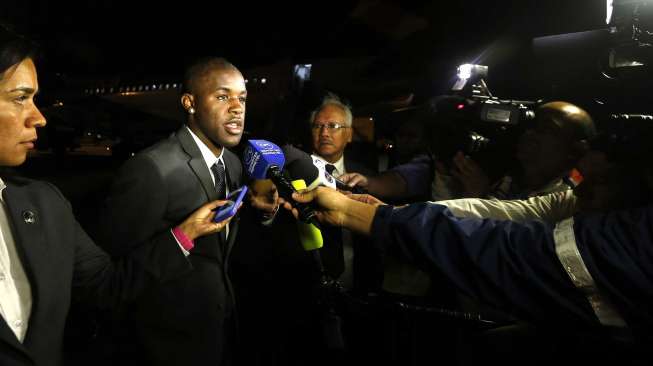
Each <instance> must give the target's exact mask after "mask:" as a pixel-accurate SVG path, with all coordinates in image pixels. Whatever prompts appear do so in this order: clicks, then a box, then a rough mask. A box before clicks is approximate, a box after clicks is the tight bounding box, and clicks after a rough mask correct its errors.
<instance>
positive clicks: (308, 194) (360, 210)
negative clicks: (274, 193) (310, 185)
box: [283, 187, 377, 235]
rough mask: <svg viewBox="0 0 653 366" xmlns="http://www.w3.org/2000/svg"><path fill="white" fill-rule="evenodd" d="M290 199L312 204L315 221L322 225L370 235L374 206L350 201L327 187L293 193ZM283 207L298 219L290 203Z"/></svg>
mask: <svg viewBox="0 0 653 366" xmlns="http://www.w3.org/2000/svg"><path fill="white" fill-rule="evenodd" d="M292 197H293V199H294V200H295V201H296V202H300V203H309V202H310V203H312V206H313V207H314V208H315V210H316V216H317V219H318V220H319V221H320V222H322V223H325V224H328V225H333V226H341V227H345V228H347V229H351V230H354V231H356V232H359V233H362V234H368V235H369V233H370V230H371V227H372V220H373V219H374V214H375V213H376V207H377V206H375V205H370V204H366V203H363V202H360V201H357V200H354V199H351V198H349V197H347V196H345V195H344V194H342V193H340V192H338V191H336V190H335V189H333V188H328V187H318V188H316V189H314V190H311V191H303V192H300V193H293V195H292ZM283 205H284V208H285V209H287V210H291V211H292V213H293V215H294V216H295V218H297V217H299V213H298V212H297V209H295V208H293V207H292V205H291V203H290V202H284V204H283Z"/></svg>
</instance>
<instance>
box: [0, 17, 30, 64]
mask: <svg viewBox="0 0 653 366" xmlns="http://www.w3.org/2000/svg"><path fill="white" fill-rule="evenodd" d="M38 50H39V47H38V45H37V44H36V43H35V42H33V41H31V40H29V39H27V38H25V37H23V36H21V35H19V34H17V33H15V32H14V31H12V30H11V29H10V28H9V26H7V25H4V24H1V23H0V74H4V73H5V71H7V70H8V69H9V68H10V67H12V66H14V65H16V64H18V63H20V62H21V61H23V60H25V59H27V58H32V59H34V58H36V56H37V54H38Z"/></svg>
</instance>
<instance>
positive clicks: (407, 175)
mask: <svg viewBox="0 0 653 366" xmlns="http://www.w3.org/2000/svg"><path fill="white" fill-rule="evenodd" d="M433 169H434V168H433V166H432V165H431V159H430V158H429V157H428V156H427V155H419V156H417V157H415V158H414V159H413V160H411V161H409V162H408V163H406V164H402V165H398V166H396V167H394V168H392V169H391V170H390V171H392V172H395V173H397V174H399V175H400V176H401V177H402V178H403V179H404V181H406V191H407V192H412V193H414V195H415V196H421V195H426V196H428V197H430V196H431V180H432V178H431V177H432V176H433Z"/></svg>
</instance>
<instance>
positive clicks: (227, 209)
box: [213, 186, 247, 222]
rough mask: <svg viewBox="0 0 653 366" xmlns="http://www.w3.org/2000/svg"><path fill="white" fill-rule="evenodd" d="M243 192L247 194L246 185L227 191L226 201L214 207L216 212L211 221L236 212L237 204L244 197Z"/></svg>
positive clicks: (222, 218)
mask: <svg viewBox="0 0 653 366" xmlns="http://www.w3.org/2000/svg"><path fill="white" fill-rule="evenodd" d="M245 194H247V186H242V187H240V188H238V189H237V190H235V191H233V192H231V193H229V196H227V203H225V204H224V205H222V206H220V207H218V208H217V209H216V210H217V212H216V213H215V216H214V217H213V222H221V221H224V220H226V219H228V218H230V217H231V216H233V215H235V214H236V212H238V206H240V203H241V202H242V201H243V198H245Z"/></svg>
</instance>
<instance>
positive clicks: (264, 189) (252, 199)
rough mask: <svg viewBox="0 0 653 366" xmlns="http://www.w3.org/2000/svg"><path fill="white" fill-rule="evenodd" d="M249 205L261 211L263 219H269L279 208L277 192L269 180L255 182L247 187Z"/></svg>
mask: <svg viewBox="0 0 653 366" xmlns="http://www.w3.org/2000/svg"><path fill="white" fill-rule="evenodd" d="M248 195H249V203H250V204H251V205H252V207H254V208H256V209H257V210H259V211H261V213H262V214H263V216H264V217H267V218H269V217H271V216H273V215H274V214H275V213H276V212H277V209H278V208H279V204H280V202H279V192H277V187H276V186H275V185H274V183H272V181H271V180H268V179H266V180H255V181H254V182H252V183H251V184H250V186H249V193H248Z"/></svg>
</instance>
